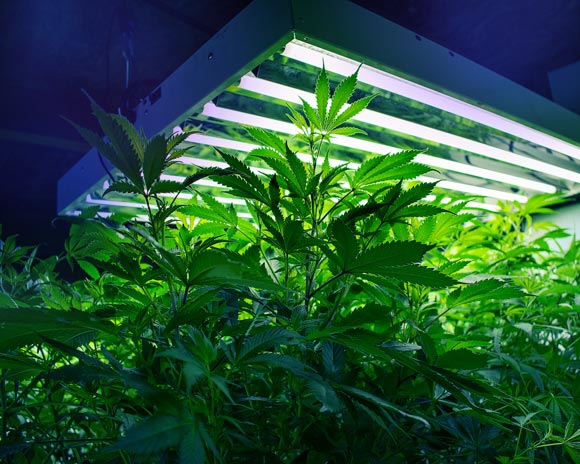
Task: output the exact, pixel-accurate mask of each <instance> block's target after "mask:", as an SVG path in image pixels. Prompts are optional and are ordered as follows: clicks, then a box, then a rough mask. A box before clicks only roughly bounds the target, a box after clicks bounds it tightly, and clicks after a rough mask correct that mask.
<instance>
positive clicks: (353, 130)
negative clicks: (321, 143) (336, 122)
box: [332, 126, 366, 137]
mask: <svg viewBox="0 0 580 464" xmlns="http://www.w3.org/2000/svg"><path fill="white" fill-rule="evenodd" d="M332 135H344V136H346V137H351V136H353V135H366V131H364V130H362V129H359V128H358V127H350V126H348V127H338V128H336V129H333V130H332Z"/></svg>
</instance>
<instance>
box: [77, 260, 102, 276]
mask: <svg viewBox="0 0 580 464" xmlns="http://www.w3.org/2000/svg"><path fill="white" fill-rule="evenodd" d="M77 264H78V265H79V266H80V268H81V269H82V270H83V271H85V272H86V273H87V275H88V276H89V277H90V278H91V279H95V280H97V279H98V278H99V277H100V276H101V274H100V273H99V271H98V269H97V268H96V267H95V265H94V264H93V263H91V262H90V261H86V260H84V259H79V260H77Z"/></svg>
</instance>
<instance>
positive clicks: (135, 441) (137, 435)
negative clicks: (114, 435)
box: [108, 415, 193, 455]
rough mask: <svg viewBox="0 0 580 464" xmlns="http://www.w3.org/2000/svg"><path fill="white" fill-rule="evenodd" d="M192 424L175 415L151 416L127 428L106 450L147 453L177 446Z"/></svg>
mask: <svg viewBox="0 0 580 464" xmlns="http://www.w3.org/2000/svg"><path fill="white" fill-rule="evenodd" d="M192 425H193V424H188V423H187V422H186V421H185V420H184V419H182V418H180V417H175V416H164V415H160V416H152V417H150V418H148V419H146V420H145V421H143V422H142V423H141V424H139V425H137V426H136V427H133V428H131V429H129V431H128V432H127V434H126V435H125V437H123V438H121V440H119V441H118V442H117V443H115V444H114V445H112V446H110V447H109V448H108V450H110V451H114V450H124V451H129V452H131V453H137V454H140V455H147V454H152V453H156V452H159V451H163V450H165V449H167V448H171V447H173V446H177V445H178V444H179V443H180V442H181V440H182V438H183V437H184V436H185V434H186V433H187V432H188V430H190V429H191V427H192Z"/></svg>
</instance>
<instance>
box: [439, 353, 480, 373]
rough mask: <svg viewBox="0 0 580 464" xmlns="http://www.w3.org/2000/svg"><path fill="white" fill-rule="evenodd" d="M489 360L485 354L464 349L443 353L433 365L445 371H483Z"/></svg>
mask: <svg viewBox="0 0 580 464" xmlns="http://www.w3.org/2000/svg"><path fill="white" fill-rule="evenodd" d="M489 359H490V358H489V356H488V355H487V354H486V353H483V352H482V353H476V352H473V351H471V350H468V349H466V348H460V349H458V350H450V351H447V352H445V353H443V354H442V355H440V356H439V357H438V359H437V362H436V363H435V364H436V365H437V366H438V367H442V368H445V369H461V370H471V369H483V368H484V367H487V362H488V360H489Z"/></svg>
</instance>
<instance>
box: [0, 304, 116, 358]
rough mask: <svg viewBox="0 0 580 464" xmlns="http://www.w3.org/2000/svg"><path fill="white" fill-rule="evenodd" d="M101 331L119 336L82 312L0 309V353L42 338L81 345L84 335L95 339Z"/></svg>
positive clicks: (106, 323)
mask: <svg viewBox="0 0 580 464" xmlns="http://www.w3.org/2000/svg"><path fill="white" fill-rule="evenodd" d="M99 331H104V332H107V333H116V328H115V326H114V325H113V324H111V323H110V322H108V321H103V320H100V319H99V318H97V317H95V316H92V315H90V314H88V313H84V312H80V311H61V310H49V309H36V308H17V309H14V308H11V309H0V351H10V350H13V349H16V348H18V347H21V346H26V345H33V344H38V343H42V342H43V339H42V337H47V338H51V339H55V340H58V341H61V342H63V343H68V344H70V345H75V344H76V345H78V343H75V342H76V341H79V340H81V339H82V338H84V337H85V336H86V337H88V338H90V339H92V338H93V337H94V336H95V335H96V334H97V333H98V332H99Z"/></svg>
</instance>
